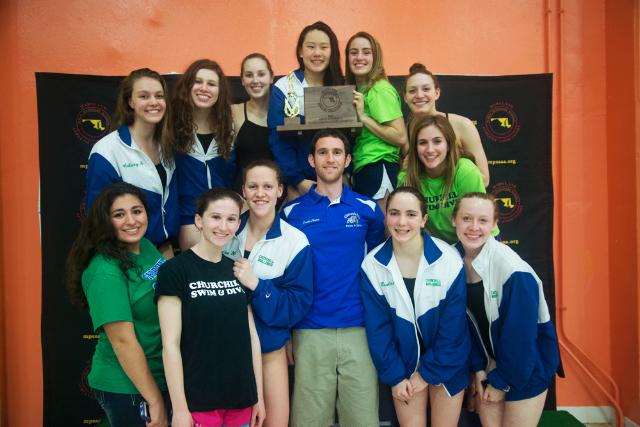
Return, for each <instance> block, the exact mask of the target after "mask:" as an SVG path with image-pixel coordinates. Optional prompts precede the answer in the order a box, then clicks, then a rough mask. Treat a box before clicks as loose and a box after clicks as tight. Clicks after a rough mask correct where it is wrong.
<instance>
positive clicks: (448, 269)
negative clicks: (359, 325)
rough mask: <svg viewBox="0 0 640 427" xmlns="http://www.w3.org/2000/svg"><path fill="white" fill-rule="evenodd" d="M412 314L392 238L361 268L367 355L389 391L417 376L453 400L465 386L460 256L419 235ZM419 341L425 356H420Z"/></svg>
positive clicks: (466, 357) (465, 330) (465, 333)
mask: <svg viewBox="0 0 640 427" xmlns="http://www.w3.org/2000/svg"><path fill="white" fill-rule="evenodd" d="M422 237H423V239H424V251H423V256H422V258H421V259H420V264H419V266H418V272H417V276H416V283H415V288H414V292H413V295H414V300H415V308H414V306H413V304H412V303H411V297H410V296H409V292H408V291H407V288H406V287H405V284H404V280H403V277H402V273H401V272H400V268H399V267H398V263H397V262H396V258H395V256H394V255H393V242H392V240H391V238H389V239H387V241H386V242H385V243H383V244H381V245H380V246H378V247H377V248H375V249H374V250H373V251H371V253H369V255H367V257H366V258H365V259H364V261H363V262H362V271H361V275H360V277H361V280H360V293H361V295H362V303H363V304H364V308H365V327H366V329H367V340H368V341H369V352H370V353H371V358H372V359H373V363H374V364H375V365H376V368H377V369H378V375H379V376H380V380H381V381H382V382H383V383H385V384H387V385H389V386H391V387H393V386H394V385H396V384H398V383H399V382H401V381H402V380H404V379H408V378H409V377H411V375H412V374H413V373H414V372H415V371H416V370H417V371H418V372H420V375H421V376H422V378H423V379H424V380H425V381H426V382H427V383H429V384H435V385H439V384H442V385H443V386H444V387H445V389H446V391H447V393H448V394H449V395H450V396H453V395H455V394H457V393H458V392H460V391H461V390H464V388H465V387H466V386H467V385H468V384H469V366H468V360H469V352H470V342H469V332H468V328H467V320H466V304H467V287H466V286H467V284H466V280H465V274H464V267H463V264H462V259H461V258H460V255H458V253H457V252H456V251H455V249H453V248H452V247H451V246H449V245H448V244H447V243H445V242H444V241H442V240H440V239H436V238H432V237H430V236H429V235H428V234H427V233H426V232H423V233H422ZM420 337H422V342H423V344H424V353H423V354H419V352H420V350H419V349H420V344H419V340H420Z"/></svg>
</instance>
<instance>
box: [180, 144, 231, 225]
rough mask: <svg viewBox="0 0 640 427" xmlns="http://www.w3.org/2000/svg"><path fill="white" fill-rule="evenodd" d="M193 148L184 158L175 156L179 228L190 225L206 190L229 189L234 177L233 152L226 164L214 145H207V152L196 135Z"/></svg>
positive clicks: (216, 145) (182, 155) (181, 155)
mask: <svg viewBox="0 0 640 427" xmlns="http://www.w3.org/2000/svg"><path fill="white" fill-rule="evenodd" d="M193 139H194V141H193V146H192V148H191V151H190V152H189V153H187V154H176V175H177V177H178V192H179V194H180V225H185V224H193V223H194V222H195V219H194V218H195V214H196V207H195V203H196V199H197V198H198V196H199V195H200V194H202V193H204V192H205V191H207V190H209V189H210V188H216V187H227V188H231V185H232V184H233V177H234V174H235V170H236V168H235V164H236V162H235V150H232V151H231V155H230V157H229V160H225V159H224V158H223V157H222V156H220V155H219V154H218V143H217V142H216V140H215V138H214V139H213V141H211V144H210V145H209V148H208V149H207V152H206V153H205V152H204V149H203V148H202V144H200V141H199V140H198V137H197V136H196V134H195V133H194V134H193Z"/></svg>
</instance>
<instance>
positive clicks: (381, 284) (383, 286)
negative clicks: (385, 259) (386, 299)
mask: <svg viewBox="0 0 640 427" xmlns="http://www.w3.org/2000/svg"><path fill="white" fill-rule="evenodd" d="M393 285H395V283H393V280H389V281H388V282H385V281H384V280H383V281H382V282H380V287H381V288H386V287H387V286H393Z"/></svg>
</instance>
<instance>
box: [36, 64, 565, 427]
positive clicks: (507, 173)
mask: <svg viewBox="0 0 640 427" xmlns="http://www.w3.org/2000/svg"><path fill="white" fill-rule="evenodd" d="M165 77H166V78H167V81H168V83H169V86H170V87H172V86H173V84H174V83H175V80H176V78H177V76H176V75H169V76H165ZM120 80H121V77H101V76H86V75H70V74H53V73H36V88H37V97H38V130H39V154H40V197H41V200H40V207H41V236H42V324H41V328H42V354H43V378H44V423H43V425H44V426H54V427H57V426H65V427H71V426H86V425H97V424H100V423H101V420H102V417H103V414H102V411H101V410H100V408H99V406H98V405H97V403H96V401H95V400H94V398H93V395H92V392H91V389H90V388H89V386H88V384H87V374H88V372H89V368H90V363H91V356H92V354H93V350H94V347H95V344H96V342H97V335H96V334H95V333H94V332H93V329H92V326H91V321H90V319H89V315H88V313H87V312H83V311H81V310H79V309H76V308H74V307H73V306H71V304H70V303H69V302H68V298H67V295H66V290H65V285H64V262H65V257H66V254H67V252H68V251H69V248H70V247H71V243H72V242H73V240H74V238H75V236H76V234H77V232H78V229H79V226H80V223H81V221H82V219H83V218H84V210H85V207H84V205H83V200H84V182H85V173H86V165H87V159H88V156H89V152H90V151H91V147H92V146H93V144H94V143H95V142H96V141H97V140H98V139H100V138H102V137H103V136H105V135H106V134H107V133H108V132H109V127H110V126H111V114H112V112H113V111H114V108H115V100H116V94H117V90H118V85H119V83H120ZM229 80H230V83H231V86H232V92H233V93H234V94H235V95H236V97H235V98H236V99H238V100H243V98H244V97H245V96H246V95H245V94H244V91H243V89H242V86H241V85H240V82H239V78H237V77H231V78H230V79H229ZM390 80H391V82H392V83H393V84H394V86H396V88H397V89H398V90H399V91H401V89H402V87H401V86H402V82H403V78H402V77H391V78H390ZM439 80H440V84H441V89H442V95H441V97H440V100H439V102H438V109H439V110H440V111H446V112H450V113H457V114H461V115H463V116H466V117H469V118H470V119H471V120H472V121H473V122H474V123H475V125H476V127H477V129H478V131H479V133H480V136H481V138H482V143H483V146H484V149H485V152H486V154H487V158H488V159H489V169H490V173H491V183H490V185H489V187H488V188H487V191H488V192H491V193H493V194H494V195H495V196H496V197H497V198H498V205H499V208H500V230H501V235H500V237H501V239H502V241H503V242H504V243H506V244H508V245H509V246H511V247H512V248H513V249H514V250H516V251H517V252H518V253H519V254H520V255H521V256H522V258H524V259H525V260H526V261H527V262H529V263H530V264H531V266H532V267H533V268H534V269H535V271H536V272H537V273H538V275H539V276H540V278H541V279H542V281H543V283H544V290H545V295H546V297H547V302H548V303H549V309H550V311H551V315H552V317H554V314H555V297H554V288H555V286H554V276H553V186H552V177H551V98H552V77H551V75H550V74H535V75H521V76H499V77H478V76H447V75H445V76H439ZM404 107H405V108H406V106H404ZM547 407H555V390H553V389H552V390H550V393H549V399H548V402H547ZM380 421H381V425H387V426H388V425H397V423H396V421H395V419H394V415H393V405H392V403H391V399H390V396H388V395H387V394H386V393H383V395H381V400H380ZM461 424H465V425H476V421H473V420H463V421H462V422H461ZM477 425H479V424H477Z"/></svg>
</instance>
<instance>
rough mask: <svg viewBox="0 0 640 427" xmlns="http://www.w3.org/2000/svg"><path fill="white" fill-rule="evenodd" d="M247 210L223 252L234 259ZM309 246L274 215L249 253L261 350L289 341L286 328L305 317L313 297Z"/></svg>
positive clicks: (241, 241)
mask: <svg viewBox="0 0 640 427" xmlns="http://www.w3.org/2000/svg"><path fill="white" fill-rule="evenodd" d="M248 218H249V214H248V212H246V213H245V214H244V215H242V222H241V225H240V229H239V230H238V233H237V235H236V236H235V237H234V239H233V240H231V241H230V242H229V243H228V244H227V246H225V249H224V254H225V255H227V256H228V257H229V258H231V259H234V260H235V259H237V258H239V257H242V256H243V254H244V245H245V243H246V241H247V230H248V229H249V227H246V225H247V220H248ZM311 259H312V257H311V248H310V247H309V241H308V240H307V238H306V237H305V235H304V234H303V233H302V232H301V231H300V230H298V229H297V228H295V227H293V226H291V225H289V224H287V223H286V222H285V221H284V220H282V219H280V218H277V217H276V219H275V221H274V222H273V225H271V228H270V229H269V231H268V232H267V234H266V235H265V237H264V238H263V239H262V240H260V241H259V242H256V244H255V245H254V246H253V249H252V250H251V254H250V255H249V262H250V263H251V266H252V267H253V272H254V273H255V274H256V276H258V279H259V281H258V286H257V287H256V289H255V291H253V293H252V296H251V306H252V307H253V313H254V315H255V322H256V329H257V331H258V336H259V337H260V346H261V347H262V352H263V353H269V352H271V351H274V350H277V349H279V348H281V347H282V346H283V345H285V344H286V343H287V342H288V341H289V337H290V330H291V328H292V327H293V325H295V324H296V323H298V322H299V321H300V320H301V319H302V318H303V317H304V316H306V314H307V312H308V311H309V307H311V301H312V300H313V266H312V261H311Z"/></svg>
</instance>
